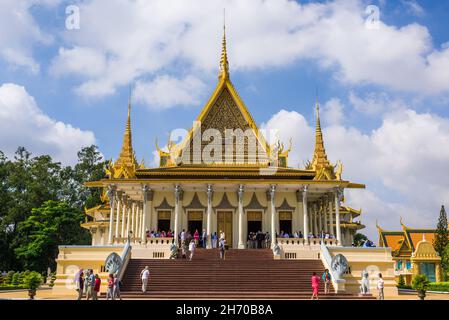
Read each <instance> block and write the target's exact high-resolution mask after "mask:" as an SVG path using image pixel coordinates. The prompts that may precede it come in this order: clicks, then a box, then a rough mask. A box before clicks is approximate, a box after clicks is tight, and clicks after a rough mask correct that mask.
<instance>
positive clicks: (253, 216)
mask: <svg viewBox="0 0 449 320" xmlns="http://www.w3.org/2000/svg"><path fill="white" fill-rule="evenodd" d="M246 215H247V217H248V234H249V233H250V232H254V233H256V232H258V231H263V230H262V212H260V211H247V212H246Z"/></svg>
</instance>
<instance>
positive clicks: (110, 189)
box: [106, 184, 117, 207]
mask: <svg viewBox="0 0 449 320" xmlns="http://www.w3.org/2000/svg"><path fill="white" fill-rule="evenodd" d="M116 194H117V186H116V185H115V184H110V185H109V186H108V190H107V191H106V195H107V196H108V198H109V204H110V205H111V207H112V203H113V202H114V198H115V195H116Z"/></svg>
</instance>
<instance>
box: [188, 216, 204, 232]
mask: <svg viewBox="0 0 449 320" xmlns="http://www.w3.org/2000/svg"><path fill="white" fill-rule="evenodd" d="M187 230H189V231H190V234H191V235H192V236H193V234H194V233H195V230H198V233H199V234H200V236H201V234H202V232H203V211H189V212H188V214H187Z"/></svg>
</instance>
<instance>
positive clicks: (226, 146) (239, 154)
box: [181, 78, 269, 164]
mask: <svg viewBox="0 0 449 320" xmlns="http://www.w3.org/2000/svg"><path fill="white" fill-rule="evenodd" d="M196 123H197V127H196V128H193V129H192V130H191V132H190V134H189V136H188V137H187V139H186V141H185V142H184V146H183V147H182V149H181V152H182V163H183V164H191V163H193V164H200V163H201V164H203V163H207V164H212V163H215V164H217V163H221V164H231V163H232V164H242V163H245V164H268V161H269V156H268V153H267V149H268V148H269V146H268V144H267V143H266V141H265V139H264V138H263V136H262V135H261V133H260V132H259V129H258V127H257V125H256V124H255V123H254V120H253V119H252V117H251V115H250V114H249V112H248V110H247V109H246V107H245V105H244V104H243V102H242V101H241V99H240V98H239V96H238V95H237V92H236V91H235V89H234V88H233V86H232V84H231V82H230V80H229V79H227V78H225V79H223V80H221V81H220V82H219V84H218V86H217V88H216V90H215V92H214V94H213V95H212V97H211V98H210V100H209V102H208V103H207V104H206V106H205V107H204V109H203V110H202V112H201V114H200V115H199V117H198V119H197V122H196ZM203 140H205V141H203Z"/></svg>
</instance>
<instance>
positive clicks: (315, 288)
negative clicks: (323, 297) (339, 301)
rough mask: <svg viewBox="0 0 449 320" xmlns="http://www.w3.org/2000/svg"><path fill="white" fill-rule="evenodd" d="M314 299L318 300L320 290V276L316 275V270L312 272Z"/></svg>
mask: <svg viewBox="0 0 449 320" xmlns="http://www.w3.org/2000/svg"><path fill="white" fill-rule="evenodd" d="M311 282H312V300H313V299H316V300H318V290H319V289H320V277H318V276H317V275H316V272H314V273H313V274H312V278H311Z"/></svg>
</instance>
